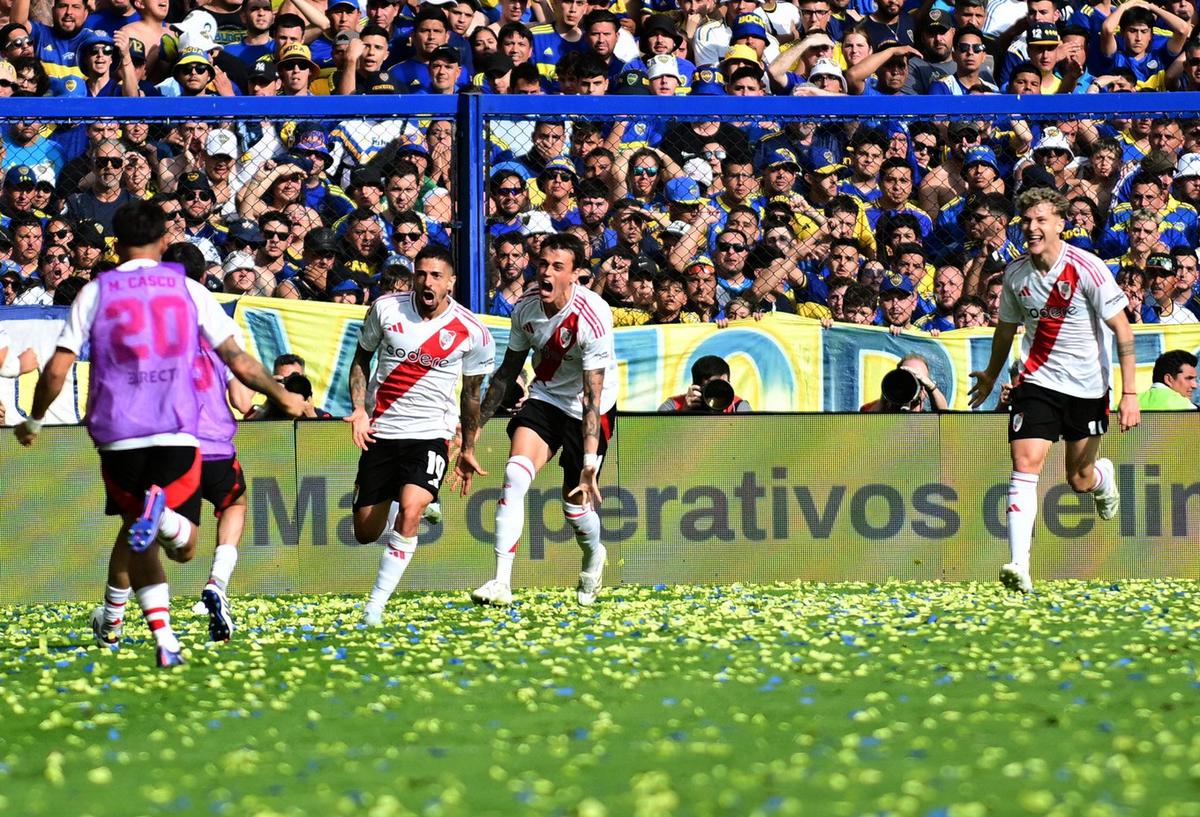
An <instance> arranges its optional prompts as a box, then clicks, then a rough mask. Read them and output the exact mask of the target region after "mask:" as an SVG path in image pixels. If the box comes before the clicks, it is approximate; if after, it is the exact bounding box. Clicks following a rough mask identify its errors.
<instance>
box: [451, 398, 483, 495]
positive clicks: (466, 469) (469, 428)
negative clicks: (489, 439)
mask: <svg viewBox="0 0 1200 817" xmlns="http://www.w3.org/2000/svg"><path fill="white" fill-rule="evenodd" d="M482 385H483V375H481V374H479V375H467V376H465V377H463V384H462V396H461V397H460V399H459V415H460V416H461V417H462V426H461V431H460V436H461V438H462V447H461V448H460V449H459V451H458V458H457V460H456V461H455V463H454V474H453V476H452V477H451V480H450V487H451V488H454V487H456V486H459V485H460V483H461V488H460V492H461V493H462V495H463V496H466V495H467V494H468V493H470V491H471V480H472V479H474V478H475V475H476V474H478V475H479V476H481V477H486V476H487V471H484V470H483V468H481V467H480V465H479V461H478V460H477V459H475V439H476V437H478V436H479V426H480V423H479V389H480V387H481V386H482Z"/></svg>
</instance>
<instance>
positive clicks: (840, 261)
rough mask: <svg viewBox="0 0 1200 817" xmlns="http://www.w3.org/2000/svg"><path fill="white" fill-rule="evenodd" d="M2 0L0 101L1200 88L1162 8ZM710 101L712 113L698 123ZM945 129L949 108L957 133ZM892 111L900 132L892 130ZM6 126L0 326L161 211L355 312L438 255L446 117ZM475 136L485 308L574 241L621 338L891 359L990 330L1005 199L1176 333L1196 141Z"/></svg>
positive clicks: (649, 126)
mask: <svg viewBox="0 0 1200 817" xmlns="http://www.w3.org/2000/svg"><path fill="white" fill-rule="evenodd" d="M364 2H365V5H364V6H361V7H360V6H359V5H357V0H327V2H326V3H324V4H321V3H319V2H315V1H314V0H283V2H279V1H278V0H244V2H242V3H240V4H239V3H238V2H236V0H209V2H205V3H200V4H198V5H195V6H194V7H191V8H189V6H188V5H185V4H183V3H180V2H168V0H134V1H133V2H132V4H131V3H130V2H129V0H107V2H104V0H101V5H99V6H97V7H94V8H93V7H92V6H90V5H88V4H85V3H84V2H83V0H50V2H49V3H42V2H39V3H37V4H33V6H32V7H31V3H30V0H13V2H12V4H11V8H10V9H9V10H8V23H7V25H4V26H3V27H2V28H0V56H2V57H3V60H0V95H5V96H47V95H48V96H127V97H134V96H164V97H178V96H203V95H222V96H235V95H255V96H279V95H283V96H307V95H330V94H452V93H485V94H501V93H507V94H568V95H572V94H579V95H603V94H612V95H657V96H682V95H690V96H704V97H710V98H711V97H714V96H724V95H728V96H761V95H772V94H773V95H800V96H805V95H807V96H825V95H845V94H848V95H862V96H891V95H900V96H903V95H914V94H935V95H959V96H961V95H965V94H975V93H980V94H1066V93H1071V94H1087V93H1104V94H1108V93H1131V92H1137V91H1143V90H1155V91H1162V90H1190V89H1193V88H1194V87H1196V86H1197V84H1200V39H1196V38H1193V36H1192V25H1193V21H1194V20H1195V18H1196V6H1195V5H1194V4H1193V3H1192V2H1190V0H1176V1H1175V2H1171V3H1169V4H1167V5H1163V6H1157V5H1153V4H1151V3H1148V2H1145V0H1129V1H1128V2H1125V3H1123V4H1120V5H1116V4H1113V3H1098V4H1095V5H1076V6H1069V5H1064V4H1061V3H1058V2H1055V0H991V2H985V1H984V0H956V2H955V3H954V5H953V6H950V5H948V4H947V2H946V0H924V2H921V3H917V2H914V0H909V1H908V2H905V1H904V0H852V2H849V3H846V2H843V0H838V2H834V1H833V0H797V2H785V1H784V0H767V1H766V2H757V1H756V0H730V1H729V2H723V3H717V2H715V0H678V3H676V2H675V1H674V0H652V2H651V3H649V4H645V5H643V4H641V3H639V2H637V0H625V1H624V2H618V3H615V4H612V5H610V4H608V3H606V2H596V1H595V0H593V2H587V1H586V0H551V2H529V0H498V2H496V3H495V4H490V3H488V2H483V3H481V2H479V0H425V1H424V2H416V0H408V1H407V2H392V1H390V0H364ZM707 103H708V104H709V105H710V107H709V109H710V110H711V105H712V103H713V101H712V100H711V99H709V100H707ZM953 105H954V103H952V102H950V101H949V100H947V112H948V113H953V110H954V108H953ZM902 110H903V108H902V106H898V107H897V111H898V112H901V111H902ZM303 112H304V109H303V103H297V118H296V119H295V120H291V121H273V120H262V121H249V120H237V121H232V120H230V121H217V122H205V121H198V120H181V121H175V122H171V123H169V124H164V123H149V124H147V123H138V122H124V123H117V122H114V121H110V120H97V121H95V122H92V123H90V124H80V125H68V124H65V123H52V122H36V121H15V120H14V121H9V122H7V124H6V125H5V126H4V132H3V134H2V143H0V147H2V149H3V158H2V161H0V166H2V169H3V186H2V190H0V258H2V259H3V260H2V261H0V283H2V284H3V288H2V294H0V297H2V299H3V301H4V302H5V303H15V304H50V303H70V301H71V299H72V297H73V295H74V293H75V292H77V291H78V289H79V288H80V287H81V286H82V284H83V283H84V282H86V280H88V278H89V277H90V276H91V275H93V274H94V273H95V272H96V271H97V270H99V269H102V268H103V267H104V265H105V264H109V263H112V261H113V260H114V259H113V256H112V254H111V244H112V241H111V237H110V235H109V234H110V232H111V220H112V216H113V214H114V213H115V211H116V209H117V208H118V207H119V206H120V205H121V204H123V203H124V202H126V201H129V200H131V199H138V198H143V199H153V200H155V201H157V202H158V203H159V204H160V205H161V206H162V207H163V209H164V210H165V211H166V212H167V214H168V216H169V222H170V231H171V235H172V238H173V241H174V242H175V243H185V244H191V245H194V246H195V247H196V248H197V249H198V250H199V251H200V253H201V254H202V256H203V263H204V264H205V265H206V267H207V281H206V283H207V285H208V286H209V287H210V288H211V289H214V290H218V291H223V292H227V293H233V294H251V295H263V296H275V297H281V298H301V299H308V300H325V301H340V302H348V303H366V302H368V301H370V300H371V299H372V298H373V297H377V296H378V295H379V293H381V292H387V291H392V290H395V289H398V288H399V289H402V288H404V287H406V286H407V283H406V281H407V278H408V276H409V275H410V273H411V266H412V259H413V258H414V257H415V256H416V254H417V253H418V252H419V251H420V250H421V249H422V248H423V247H424V246H426V245H427V244H429V243H431V242H432V243H441V244H446V245H449V243H450V239H451V234H452V231H453V222H454V213H453V206H452V201H453V199H454V190H453V186H454V171H453V161H452V158H453V142H454V139H453V137H454V122H452V121H449V120H445V119H436V118H434V119H430V118H420V117H417V118H406V117H396V118H389V119H378V120H369V119H351V120H343V121H334V122H326V121H319V120H314V119H305V118H303ZM735 119H736V118H735V117H728V118H727V119H722V120H713V119H712V118H709V119H702V120H697V121H687V120H684V119H668V118H664V117H659V118H638V117H624V118H621V117H614V118H611V119H608V120H605V121H590V120H586V119H582V118H566V119H557V120H555V119H541V120H538V121H519V122H518V121H512V122H493V123H492V127H491V128H490V130H489V132H488V134H487V139H488V149H489V152H490V153H489V155H488V157H487V159H488V190H487V201H486V208H487V217H488V222H487V225H488V226H487V237H488V258H489V275H490V282H491V289H490V292H489V298H488V303H489V311H490V312H491V313H493V314H496V315H501V316H503V315H507V314H509V313H510V312H511V309H512V307H513V304H514V303H515V302H516V300H517V298H518V297H519V296H520V294H521V292H522V291H523V290H524V289H525V288H526V286H527V284H528V279H529V275H530V263H531V262H530V259H531V257H532V255H533V253H535V252H536V249H537V247H538V246H539V244H540V242H541V241H542V240H543V239H544V236H546V235H548V234H550V233H553V232H563V231H567V232H571V233H574V234H576V235H577V236H578V237H579V238H581V239H582V240H583V242H584V244H585V246H586V248H587V250H588V253H589V255H590V261H591V272H590V275H588V276H585V280H586V282H587V284H588V285H589V286H590V287H592V288H593V289H595V290H596V291H597V292H599V293H601V294H602V295H603V296H604V298H605V299H606V300H607V301H608V302H609V303H610V304H612V305H613V306H614V307H617V309H616V311H615V319H616V322H617V325H633V324H642V323H656V324H668V323H681V322H700V321H716V322H723V321H725V320H729V319H737V318H743V317H749V316H752V315H757V314H760V313H763V312H768V311H780V312H788V313H796V314H799V315H802V316H808V317H813V318H817V319H820V320H822V321H824V322H825V323H826V324H827V325H830V324H832V323H833V322H848V323H856V324H875V325H883V326H887V327H890V328H891V329H892V330H893V331H901V330H903V329H907V328H919V329H924V330H927V331H930V332H934V333H937V332H942V331H948V330H951V329H955V328H962V327H973V326H986V325H988V324H989V323H994V322H995V321H996V319H997V308H998V299H999V291H1000V285H999V273H1000V272H1001V271H1002V270H1003V268H1004V265H1005V264H1006V263H1007V262H1009V261H1011V260H1012V259H1013V258H1015V257H1016V256H1017V255H1019V254H1020V253H1021V252H1022V251H1023V248H1022V238H1021V232H1020V230H1019V229H1018V226H1017V224H1016V223H1015V221H1014V212H1013V205H1012V201H1013V197H1014V196H1015V195H1016V194H1017V193H1018V192H1020V191H1022V190H1025V189H1029V188H1033V187H1039V186H1042V187H1053V188H1057V189H1058V190H1060V191H1061V192H1063V193H1065V194H1066V195H1067V196H1068V197H1069V199H1070V212H1069V216H1070V219H1069V229H1068V233H1067V236H1066V237H1067V239H1068V240H1069V241H1070V242H1071V243H1072V244H1075V245H1077V246H1081V247H1084V248H1087V249H1090V250H1092V251H1094V252H1096V253H1097V254H1099V255H1100V256H1101V257H1102V258H1104V259H1106V260H1108V261H1109V264H1110V267H1111V269H1112V271H1113V274H1114V275H1115V276H1116V277H1117V279H1118V282H1119V283H1120V286H1121V287H1122V289H1123V290H1124V291H1125V292H1126V294H1127V295H1128V296H1129V298H1130V301H1131V307H1130V309H1129V314H1130V318H1131V320H1134V321H1137V322H1154V323H1185V322H1186V323H1191V322H1196V320H1197V315H1200V297H1198V296H1197V295H1196V294H1195V293H1196V286H1197V258H1196V252H1195V250H1196V247H1197V243H1198V241H1200V223H1198V222H1200V219H1198V217H1197V210H1196V206H1197V204H1198V203H1200V119H1195V120H1193V119H1190V118H1186V117H1183V118H1177V117H1175V116H1172V115H1170V114H1164V115H1159V116H1155V117H1147V118H1125V119H1114V118H1108V119H1086V118H1084V119H1079V118H1077V119H1070V120H1024V119H1020V118H1016V117H1005V118H1000V119H994V120H987V121H982V120H981V121H974V120H969V119H957V120H954V119H947V120H946V121H941V122H931V121H922V120H915V119H900V118H897V119H888V120H870V119H863V120H860V121H855V122H848V121H845V120H843V121H836V122H834V121H803V120H801V119H798V118H789V119H780V120H777V121H757V120H756V121H734V120H735Z"/></svg>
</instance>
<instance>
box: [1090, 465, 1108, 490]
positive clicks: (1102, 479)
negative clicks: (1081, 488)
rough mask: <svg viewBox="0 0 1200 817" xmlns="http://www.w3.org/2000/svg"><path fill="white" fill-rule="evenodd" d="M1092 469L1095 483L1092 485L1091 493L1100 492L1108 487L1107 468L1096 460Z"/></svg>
mask: <svg viewBox="0 0 1200 817" xmlns="http://www.w3.org/2000/svg"><path fill="white" fill-rule="evenodd" d="M1092 470H1093V471H1095V472H1096V484H1095V485H1093V486H1092V493H1093V494H1099V493H1102V492H1103V491H1105V490H1106V489H1107V488H1108V482H1109V480H1110V479H1111V477H1110V476H1109V474H1108V473H1107V471H1108V469H1106V468H1104V466H1102V465H1101V464H1100V463H1099V462H1097V463H1095V464H1093V465H1092Z"/></svg>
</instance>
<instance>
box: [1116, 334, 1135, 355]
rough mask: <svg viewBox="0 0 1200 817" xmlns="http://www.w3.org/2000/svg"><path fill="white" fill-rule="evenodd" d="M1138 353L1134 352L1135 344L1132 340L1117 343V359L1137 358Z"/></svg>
mask: <svg viewBox="0 0 1200 817" xmlns="http://www.w3.org/2000/svg"><path fill="white" fill-rule="evenodd" d="M1136 355H1137V353H1136V352H1135V350H1134V342H1133V340H1132V339H1130V340H1122V341H1118V342H1117V359H1118V360H1120V359H1121V358H1123V357H1136Z"/></svg>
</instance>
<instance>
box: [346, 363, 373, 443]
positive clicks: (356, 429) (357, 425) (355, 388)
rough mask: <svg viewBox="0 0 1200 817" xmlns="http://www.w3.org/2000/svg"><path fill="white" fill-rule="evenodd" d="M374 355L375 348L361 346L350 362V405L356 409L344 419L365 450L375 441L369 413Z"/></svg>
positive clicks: (355, 440) (356, 440) (355, 441)
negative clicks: (369, 387) (369, 378)
mask: <svg viewBox="0 0 1200 817" xmlns="http://www.w3.org/2000/svg"><path fill="white" fill-rule="evenodd" d="M374 357H375V352H374V350H372V349H364V348H362V347H361V346H359V347H357V348H356V349H355V350H354V360H352V361H351V362H350V405H352V406H353V407H354V410H353V411H351V412H350V416H349V417H346V418H344V419H345V421H346V422H347V423H349V424H350V435H351V436H352V437H353V438H354V444H355V445H356V446H358V447H359V448H361V449H362V450H363V451H366V450H367V446H369V445H370V444H371V443H373V442H375V436H374V433H375V429H374V427H372V425H371V418H370V417H369V416H368V415H367V378H368V377H370V375H371V360H372V359H373V358H374Z"/></svg>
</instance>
